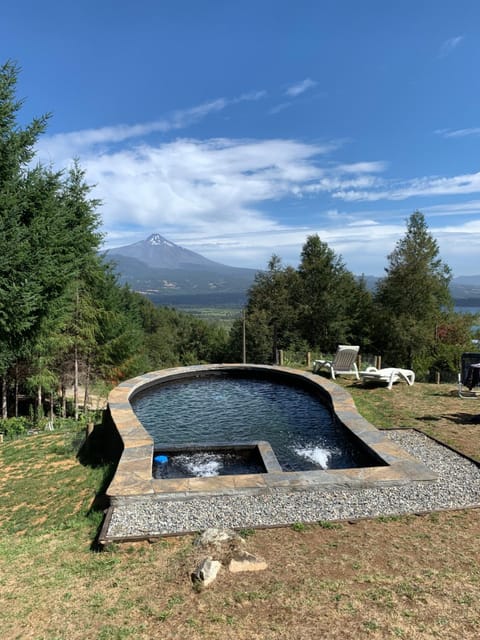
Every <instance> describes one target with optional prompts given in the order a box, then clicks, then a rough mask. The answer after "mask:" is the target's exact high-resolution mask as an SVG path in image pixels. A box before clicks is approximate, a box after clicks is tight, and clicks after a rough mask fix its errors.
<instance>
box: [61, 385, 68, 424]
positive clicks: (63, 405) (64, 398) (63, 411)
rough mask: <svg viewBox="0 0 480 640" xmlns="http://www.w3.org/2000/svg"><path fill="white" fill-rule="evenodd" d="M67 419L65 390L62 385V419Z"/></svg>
mask: <svg viewBox="0 0 480 640" xmlns="http://www.w3.org/2000/svg"><path fill="white" fill-rule="evenodd" d="M66 417H67V390H66V389H65V385H64V384H63V383H62V418H66Z"/></svg>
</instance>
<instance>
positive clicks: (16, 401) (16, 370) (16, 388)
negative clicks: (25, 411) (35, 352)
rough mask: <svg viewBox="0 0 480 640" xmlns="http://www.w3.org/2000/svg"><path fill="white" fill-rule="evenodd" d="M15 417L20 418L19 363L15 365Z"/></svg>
mask: <svg viewBox="0 0 480 640" xmlns="http://www.w3.org/2000/svg"><path fill="white" fill-rule="evenodd" d="M15 417H16V418H18V365H15Z"/></svg>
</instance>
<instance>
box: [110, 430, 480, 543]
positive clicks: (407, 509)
mask: <svg viewBox="0 0 480 640" xmlns="http://www.w3.org/2000/svg"><path fill="white" fill-rule="evenodd" d="M383 433H384V435H385V436H386V437H387V438H389V439H391V440H392V441H394V442H395V443H396V444H398V445H399V446H401V447H402V448H403V449H405V450H406V451H407V452H408V453H410V454H411V455H413V456H415V457H416V458H417V459H418V460H420V461H421V462H423V463H424V464H425V465H426V466H427V467H428V468H429V469H430V470H432V471H434V472H435V473H437V474H438V480H437V481H435V482H410V483H407V484H401V485H398V486H379V487H378V488H345V489H338V488H337V489H328V488H321V489H320V488H319V489H317V488H315V489H304V490H296V491H285V490H284V489H271V490H270V491H269V492H268V493H264V494H261V495H241V494H239V495H222V496H218V495H217V496H211V497H202V498H188V499H183V500H181V499H179V500H158V499H152V498H150V499H148V498H146V499H145V500H139V501H137V502H134V503H131V504H122V505H118V506H114V507H112V508H111V509H110V511H109V514H108V516H107V520H106V522H105V524H104V527H103V532H102V534H101V536H100V537H101V542H108V541H114V540H128V539H145V538H154V537H158V536H165V535H179V534H186V533H192V532H196V531H203V530H205V529H207V528H209V527H217V528H231V529H242V528H252V529H253V528H256V527H257V528H259V527H274V526H282V525H289V524H293V523H296V522H303V523H310V522H318V521H334V520H356V519H360V518H373V517H378V516H392V515H402V514H411V513H425V512H430V511H441V510H445V509H463V508H469V507H479V506H480V468H479V465H477V464H476V463H474V462H472V461H471V460H469V459H468V458H465V457H463V456H462V455H459V454H458V453H455V452H454V451H452V450H451V449H449V448H448V447H445V446H443V445H441V444H439V443H438V442H436V441H434V440H432V439H431V438H428V437H427V436H425V435H424V434H422V433H420V432H417V431H414V430H409V429H401V430H392V431H383Z"/></svg>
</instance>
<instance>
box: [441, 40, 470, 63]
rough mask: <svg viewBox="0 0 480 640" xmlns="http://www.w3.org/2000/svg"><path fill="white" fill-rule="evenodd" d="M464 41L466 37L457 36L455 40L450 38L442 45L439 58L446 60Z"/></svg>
mask: <svg viewBox="0 0 480 640" xmlns="http://www.w3.org/2000/svg"><path fill="white" fill-rule="evenodd" d="M463 40H464V36H455V37H454V38H448V39H447V40H445V42H443V43H442V46H441V47H440V51H439V54H438V55H439V57H440V58H445V57H446V56H448V55H450V54H451V53H452V51H454V50H455V49H456V48H457V47H458V46H459V44H460V43H461V42H462V41H463Z"/></svg>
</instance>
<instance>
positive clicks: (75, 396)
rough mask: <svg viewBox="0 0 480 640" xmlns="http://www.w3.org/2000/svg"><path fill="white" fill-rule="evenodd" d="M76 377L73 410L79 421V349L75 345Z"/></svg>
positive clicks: (74, 379)
mask: <svg viewBox="0 0 480 640" xmlns="http://www.w3.org/2000/svg"><path fill="white" fill-rule="evenodd" d="M74 359H75V361H74V375H73V408H74V412H75V420H78V349H77V345H75V354H74Z"/></svg>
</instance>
